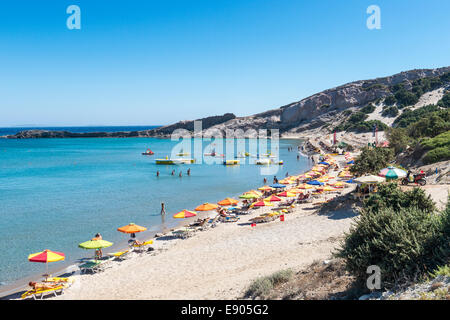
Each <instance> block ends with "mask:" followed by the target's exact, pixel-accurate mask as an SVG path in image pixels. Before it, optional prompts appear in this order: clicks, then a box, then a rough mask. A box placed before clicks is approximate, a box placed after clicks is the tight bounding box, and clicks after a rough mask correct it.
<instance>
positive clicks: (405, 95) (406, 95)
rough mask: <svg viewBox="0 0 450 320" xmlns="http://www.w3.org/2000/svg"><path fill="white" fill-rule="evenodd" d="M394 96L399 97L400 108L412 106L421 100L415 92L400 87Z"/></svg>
mask: <svg viewBox="0 0 450 320" xmlns="http://www.w3.org/2000/svg"><path fill="white" fill-rule="evenodd" d="M394 96H395V99H397V105H398V107H399V108H403V107H406V106H411V105H413V104H416V103H417V102H418V101H419V98H418V97H417V96H416V95H415V94H414V93H412V92H409V91H407V90H405V89H400V90H399V91H397V92H396V93H395V95H394Z"/></svg>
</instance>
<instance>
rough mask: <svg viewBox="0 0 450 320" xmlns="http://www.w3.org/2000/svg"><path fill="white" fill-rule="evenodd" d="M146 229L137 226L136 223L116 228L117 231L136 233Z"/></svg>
mask: <svg viewBox="0 0 450 320" xmlns="http://www.w3.org/2000/svg"><path fill="white" fill-rule="evenodd" d="M145 230H147V228H146V227H141V226H138V225H137V224H134V223H130V224H127V225H126V226H123V227H120V228H117V231H120V232H123V233H138V232H142V231H145Z"/></svg>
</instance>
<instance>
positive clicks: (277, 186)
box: [270, 183, 286, 189]
mask: <svg viewBox="0 0 450 320" xmlns="http://www.w3.org/2000/svg"><path fill="white" fill-rule="evenodd" d="M270 187H272V188H277V189H278V188H286V185H284V184H280V183H275V184H271V185H270Z"/></svg>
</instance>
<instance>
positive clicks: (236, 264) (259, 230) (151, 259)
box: [52, 157, 357, 299]
mask: <svg viewBox="0 0 450 320" xmlns="http://www.w3.org/2000/svg"><path fill="white" fill-rule="evenodd" d="M339 158H342V159H339ZM336 160H338V161H339V160H341V162H343V161H344V157H337V158H336ZM329 174H330V175H336V174H337V171H334V172H329ZM351 190H353V187H349V188H346V189H343V190H342V193H348V192H350V191H351ZM333 196H334V195H332V194H325V195H322V196H321V198H319V199H315V200H314V202H316V201H320V200H326V199H330V198H332V197H333ZM271 208H272V207H263V208H259V209H252V210H251V214H248V215H243V216H240V220H239V221H238V222H235V223H219V224H218V225H217V226H216V227H214V228H211V227H210V228H208V229H206V230H204V231H197V232H195V233H194V235H193V236H192V237H190V238H188V239H174V238H172V237H170V233H168V234H166V235H164V236H162V237H159V238H156V239H155V242H154V245H153V248H154V249H155V250H154V251H152V252H150V253H149V252H144V253H141V254H138V253H132V254H131V255H130V256H129V258H127V259H126V260H124V261H121V262H117V261H110V262H108V263H107V268H106V270H104V271H103V272H100V273H96V274H93V275H79V274H76V275H74V277H75V278H76V281H75V283H74V284H73V285H72V286H71V287H70V288H68V289H66V290H65V292H64V294H63V295H60V296H57V297H54V298H52V299H237V298H240V297H242V296H243V293H244V292H245V290H246V288H247V287H248V285H249V284H250V283H251V282H252V280H254V279H255V278H257V277H259V276H265V275H269V274H271V273H273V272H276V271H279V270H282V269H288V268H291V269H293V270H299V269H302V268H304V267H305V266H307V265H309V264H311V263H312V262H313V261H315V260H324V259H328V258H329V257H330V256H331V254H332V252H333V251H334V249H335V248H336V247H337V245H338V244H339V241H340V240H341V239H342V236H343V234H344V232H346V231H347V230H348V229H349V228H350V225H351V223H352V220H353V219H354V217H355V216H356V215H357V214H356V212H353V211H351V210H342V211H337V212H333V214H332V215H323V214H322V215H321V214H318V208H317V206H314V204H312V203H306V204H297V205H296V207H295V208H294V210H293V212H292V213H289V214H286V215H285V221H280V219H277V220H275V221H272V222H268V223H263V224H257V225H256V226H255V227H252V226H251V222H250V221H249V219H251V218H254V217H256V216H258V215H260V214H262V213H264V212H269V211H271V210H270V209H271ZM214 215H215V214H214V213H212V214H211V217H213V216H214Z"/></svg>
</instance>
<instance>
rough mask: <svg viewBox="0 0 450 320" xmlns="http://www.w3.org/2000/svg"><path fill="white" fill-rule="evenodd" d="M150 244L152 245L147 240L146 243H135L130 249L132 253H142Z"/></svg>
mask: <svg viewBox="0 0 450 320" xmlns="http://www.w3.org/2000/svg"><path fill="white" fill-rule="evenodd" d="M151 244H153V240H148V241H145V242H143V243H140V244H136V243H135V244H133V245H132V246H131V247H132V248H133V251H135V252H142V251H144V250H145V249H146V248H147V246H149V245H151Z"/></svg>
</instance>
